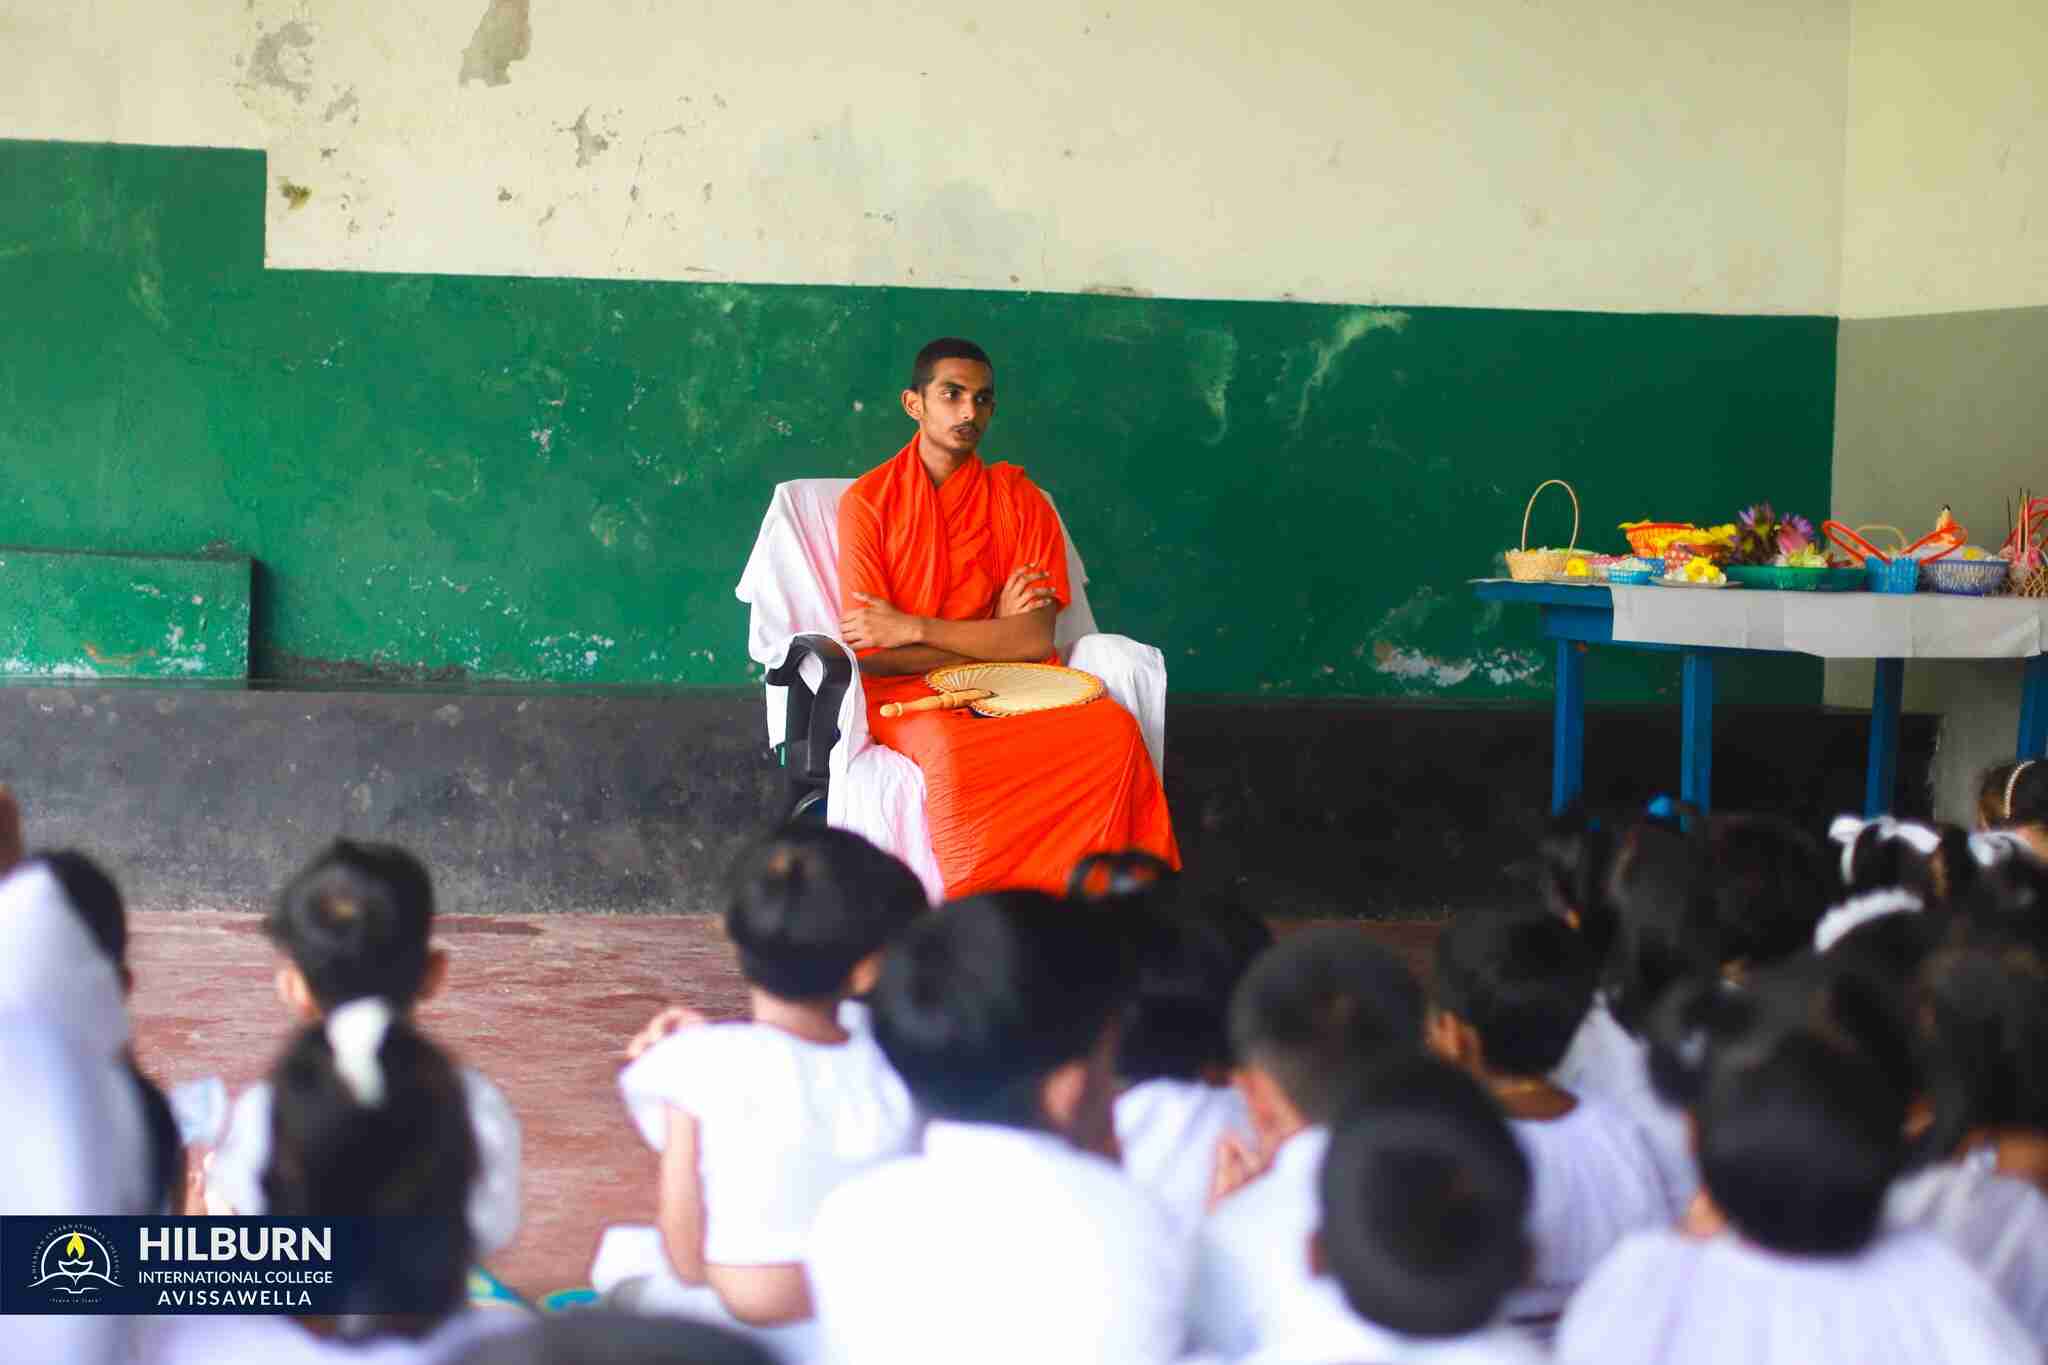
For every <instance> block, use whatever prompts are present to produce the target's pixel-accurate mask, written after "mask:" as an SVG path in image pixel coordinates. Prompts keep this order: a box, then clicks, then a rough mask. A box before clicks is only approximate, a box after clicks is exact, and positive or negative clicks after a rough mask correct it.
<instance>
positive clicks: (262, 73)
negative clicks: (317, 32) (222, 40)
mask: <svg viewBox="0 0 2048 1365" xmlns="http://www.w3.org/2000/svg"><path fill="white" fill-rule="evenodd" d="M312 46H313V30H312V29H310V28H308V27H307V26H306V25H305V24H304V23H302V22H300V21H299V20H297V19H293V20H291V21H290V22H288V23H284V24H280V25H278V26H277V27H276V28H274V29H272V30H271V31H270V32H268V33H263V34H259V35H257V38H256V46H255V47H253V48H252V49H250V51H249V65H248V74H247V75H246V76H245V77H244V78H243V81H242V85H243V87H244V88H245V89H252V90H253V89H256V88H258V87H267V88H269V89H272V90H281V91H283V92H284V93H285V94H287V95H290V96H291V97H292V99H293V100H294V101H296V102H299V103H304V102H305V98H306V96H307V95H308V94H310V93H311V92H312V89H313V68H312V59H311V58H310V57H309V56H308V55H307V53H308V51H309V50H310V49H311V48H312Z"/></svg>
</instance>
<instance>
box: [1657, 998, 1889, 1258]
mask: <svg viewBox="0 0 2048 1365" xmlns="http://www.w3.org/2000/svg"><path fill="white" fill-rule="evenodd" d="M1693 1117H1694V1121H1695V1123H1696V1125H1697V1132H1698V1152H1699V1162H1700V1174H1701V1177H1702V1178H1703V1179H1704V1181H1705V1183H1706V1187H1707V1192H1708V1193H1709V1194H1710V1195H1712V1196H1713V1199H1714V1203H1715V1204H1716V1205H1717V1206H1718V1207H1719V1208H1720V1210H1721V1212H1722V1213H1723V1214H1724V1215H1725V1216H1726V1217H1727V1219H1728V1221H1729V1223H1730V1224H1731V1225H1733V1226H1734V1228H1735V1229H1736V1230H1737V1231H1739V1232H1740V1233H1741V1234H1742V1235H1743V1236H1744V1237H1746V1238H1748V1239H1749V1240H1750V1241H1752V1242H1754V1243H1756V1244H1757V1245H1759V1246H1762V1247H1765V1248H1768V1249H1769V1250H1772V1251H1777V1252H1783V1253H1787V1254H1791V1255H1798V1256H1846V1255H1849V1254H1851V1253H1853V1252H1856V1251H1858V1250H1860V1249H1862V1248H1863V1247H1864V1246H1865V1245H1866V1244H1868V1242H1869V1241H1870V1239H1871V1238H1872V1236H1874V1235H1875V1234H1876V1232H1877V1227H1878V1220H1879V1217H1880V1215H1881V1214H1882V1212H1883V1209H1884V1198H1885V1191H1886V1190H1887V1188H1888V1187H1889V1186H1890V1185H1891V1182H1892V1179H1893V1177H1895V1176H1896V1175H1897V1174H1898V1172H1899V1168H1900V1164H1901V1161H1902V1159H1903V1156H1904V1149H1905V1139H1904V1137H1903V1135H1902V1132H1901V1129H1902V1126H1903V1125H1904V1123H1905V1118H1906V1104H1905V1100H1904V1098H1903V1097H1902V1096H1901V1095H1900V1094H1899V1092H1898V1091H1897V1090H1896V1089H1895V1088H1894V1087H1893V1086H1892V1085H1891V1084H1890V1083H1889V1082H1888V1081H1887V1079H1886V1077H1885V1076H1884V1073H1883V1072H1882V1071H1880V1070H1879V1069H1878V1068H1877V1066H1876V1065H1874V1064H1873V1063H1872V1062H1871V1061H1870V1060H1869V1059H1868V1058H1867V1057H1864V1056H1862V1055H1860V1054H1858V1053H1856V1052H1852V1051H1845V1050H1843V1049H1841V1048H1839V1047H1836V1046H1833V1045H1831V1044H1830V1043H1828V1042H1825V1041H1823V1040H1822V1039H1820V1038H1818V1037H1815V1036H1814V1035H1813V1034H1812V1033H1810V1032H1807V1031H1805V1030H1794V1031H1792V1032H1788V1033H1783V1034H1779V1035H1777V1036H1776V1037H1775V1038H1774V1039H1773V1040H1772V1041H1771V1042H1770V1043H1769V1045H1768V1046H1766V1047H1765V1048H1764V1049H1763V1050H1762V1051H1761V1052H1759V1053H1757V1054H1754V1055H1751V1056H1747V1057H1744V1058H1743V1059H1742V1060H1741V1062H1740V1063H1739V1064H1735V1065H1730V1066H1727V1067H1724V1068H1720V1069H1717V1071H1716V1073H1715V1075H1714V1078H1713V1081H1712V1083H1711V1084H1710V1085H1709V1086H1708V1088H1707V1090H1706V1093H1705V1095H1704V1096H1703V1097H1702V1098H1701V1101H1700V1103H1699V1104H1698V1105H1697V1106H1696V1107H1695V1108H1694V1110H1693Z"/></svg>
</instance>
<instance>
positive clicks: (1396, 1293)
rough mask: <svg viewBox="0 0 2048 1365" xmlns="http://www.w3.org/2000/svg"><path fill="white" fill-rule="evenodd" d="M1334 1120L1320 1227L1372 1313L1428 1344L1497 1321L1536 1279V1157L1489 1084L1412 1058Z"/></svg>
mask: <svg viewBox="0 0 2048 1365" xmlns="http://www.w3.org/2000/svg"><path fill="white" fill-rule="evenodd" d="M1361 1096H1362V1098H1361V1100H1360V1101H1359V1102H1358V1103H1356V1104H1354V1105H1352V1106H1350V1107H1348V1108H1347V1109H1346V1110H1345V1112H1344V1114H1343V1116H1342V1117H1341V1118H1340V1119H1339V1120H1338V1122H1337V1123H1336V1124H1335V1125H1334V1128H1333V1130H1332V1132H1331V1134H1330V1145H1329V1148H1328V1150H1327V1152H1326V1153H1325V1154H1324V1157H1323V1169H1322V1181H1321V1192H1322V1223H1321V1228H1320V1230H1319V1232H1318V1234H1317V1235H1318V1237H1319V1238H1320V1240H1321V1244H1322V1249H1323V1256H1324V1259H1325V1260H1326V1262H1327V1263H1328V1265H1329V1269H1330V1273H1331V1274H1332V1275H1333V1276H1334V1277H1335V1278H1336V1280H1337V1283H1338V1285H1339V1286H1340V1287H1341V1288H1342V1289H1343V1291H1344V1297H1345V1299H1346V1300H1347V1301H1348V1302H1349V1303H1350V1304H1351V1306H1352V1308H1353V1309H1355V1310H1356V1311H1357V1312H1358V1313H1359V1314H1360V1315H1361V1316H1363V1317H1365V1318H1366V1319H1368V1320H1370V1321H1372V1322H1374V1323H1377V1324H1379V1325H1380V1326H1382V1327H1386V1328H1389V1329H1391V1330H1393V1331H1396V1332H1400V1333H1403V1334H1404V1335H1407V1336H1417V1337H1448V1336H1460V1335H1463V1334H1465V1333H1467V1332H1473V1331H1476V1330H1478V1329H1479V1328H1481V1327H1483V1326H1485V1325H1486V1324H1487V1323H1488V1322H1491V1321H1492V1320H1493V1319H1494V1317H1495V1316H1496V1314H1498V1312H1499V1311H1500V1305H1501V1302H1502V1301H1503V1300H1504V1299H1505V1298H1506V1296H1507V1294H1508V1292H1509V1291H1510V1290H1512V1289H1513V1288H1514V1287H1515V1286H1516V1285H1517V1284H1519V1283H1520V1282H1521V1281H1522V1278H1523V1277H1524V1276H1525V1275H1526V1274H1527V1273H1528V1267H1529V1243H1528V1237H1527V1234H1526V1232H1525V1231H1524V1228H1525V1225H1526V1223H1527V1221H1528V1208H1529V1185H1530V1177H1529V1160H1528V1158H1527V1156H1525V1155H1524V1154H1523V1152H1522V1149H1521V1146H1520V1145H1519V1144H1518V1143H1517V1142H1516V1141H1515V1136H1514V1134H1513V1133H1512V1132H1510V1131H1509V1129H1508V1124H1507V1120H1506V1119H1505V1118H1503V1117H1502V1116H1501V1112H1500V1109H1499V1107H1498V1106H1497V1105H1496V1104H1495V1103H1494V1101H1493V1099H1492V1097H1491V1096H1489V1095H1488V1094H1487V1093H1486V1092H1485V1091H1484V1090H1483V1089H1481V1088H1480V1086H1479V1083H1478V1082H1477V1081H1475V1080H1473V1079H1472V1078H1471V1077H1470V1076H1467V1075H1466V1074H1465V1073H1464V1072H1462V1071H1459V1070H1458V1069H1457V1068H1455V1067H1452V1066H1449V1065H1447V1064H1445V1063H1443V1062H1439V1061H1436V1060H1434V1059H1432V1058H1429V1057H1423V1056H1413V1057H1407V1058H1403V1059H1400V1060H1398V1061H1394V1062H1391V1063H1388V1064H1386V1065H1384V1066H1382V1067H1381V1068H1378V1069H1375V1070H1374V1071H1373V1072H1372V1073H1371V1075H1370V1077H1369V1079H1368V1080H1367V1082H1366V1085H1365V1087H1364V1089H1363V1090H1362V1092H1361Z"/></svg>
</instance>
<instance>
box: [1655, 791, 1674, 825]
mask: <svg viewBox="0 0 2048 1365" xmlns="http://www.w3.org/2000/svg"><path fill="white" fill-rule="evenodd" d="M1649 813H1650V815H1651V816H1652V817H1654V818H1655V819H1658V820H1676V819H1677V818H1678V805H1677V803H1676V802H1674V801H1673V800H1672V799H1671V798H1670V797H1668V796H1660V797H1658V798H1657V799H1656V800H1654V801H1652V802H1651V803H1650V805H1649Z"/></svg>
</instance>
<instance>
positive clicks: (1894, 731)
mask: <svg viewBox="0 0 2048 1365" xmlns="http://www.w3.org/2000/svg"><path fill="white" fill-rule="evenodd" d="M1876 664H1877V680H1876V682H1875V683H1873V684H1872V686H1871V689H1870V767H1869V769H1868V770H1867V772H1866V774H1865V776H1864V784H1863V814H1864V816H1865V817H1866V818H1867V817H1869V816H1873V815H1889V814H1890V813H1891V809H1892V803H1893V801H1894V799H1895V798H1896V797H1897V796H1898V786H1899V708H1900V706H1901V704H1902V703H1903V701H1904V699H1905V695H1906V661H1905V660H1904V659H1878V660H1876ZM2030 667H2031V665H2030Z"/></svg>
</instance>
